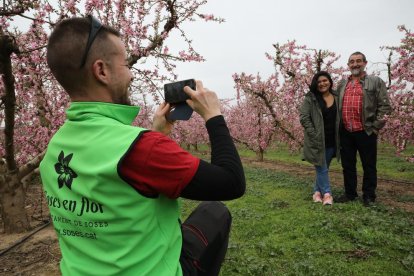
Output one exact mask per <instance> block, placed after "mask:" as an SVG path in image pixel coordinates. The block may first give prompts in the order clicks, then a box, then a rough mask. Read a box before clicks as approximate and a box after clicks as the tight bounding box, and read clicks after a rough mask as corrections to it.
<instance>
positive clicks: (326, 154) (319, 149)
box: [300, 71, 339, 205]
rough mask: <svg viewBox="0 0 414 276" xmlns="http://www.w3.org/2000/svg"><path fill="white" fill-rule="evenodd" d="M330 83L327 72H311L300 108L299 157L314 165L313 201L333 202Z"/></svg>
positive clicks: (335, 119) (334, 106)
mask: <svg viewBox="0 0 414 276" xmlns="http://www.w3.org/2000/svg"><path fill="white" fill-rule="evenodd" d="M332 86H333V82H332V78H331V76H330V75H329V73H327V72H325V71H320V72H318V73H317V74H315V75H314V76H313V78H312V83H311V85H310V91H309V92H308V93H307V94H306V95H305V99H304V101H303V104H302V106H301V108H300V123H301V125H302V126H303V128H304V130H305V141H304V147H303V159H304V160H306V161H308V162H310V163H311V164H313V165H314V166H315V170H316V180H315V187H314V189H313V192H314V193H313V201H314V202H322V203H323V205H331V204H332V203H333V197H332V191H331V185H330V182H329V175H328V172H329V164H330V163H331V160H332V158H333V157H334V156H337V157H338V159H339V138H338V137H337V135H336V133H338V132H337V129H338V127H339V116H338V112H337V110H338V99H337V95H336V94H335V93H334V91H333V90H332Z"/></svg>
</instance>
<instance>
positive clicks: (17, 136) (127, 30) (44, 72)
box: [0, 0, 223, 233]
mask: <svg viewBox="0 0 414 276" xmlns="http://www.w3.org/2000/svg"><path fill="white" fill-rule="evenodd" d="M1 2H2V3H0V100H1V101H0V126H1V128H2V133H4V134H2V135H1V136H0V139H1V140H0V141H1V147H0V157H1V158H0V215H1V218H2V220H3V223H4V230H5V232H7V233H11V232H21V231H25V230H27V229H29V228H30V225H29V221H28V219H27V215H26V212H25V208H24V207H25V185H23V183H24V180H25V179H27V177H28V176H29V175H30V174H31V173H32V172H33V171H34V170H36V168H37V167H38V165H39V163H40V161H41V159H42V157H43V154H44V150H45V148H46V145H47V143H48V141H49V139H50V137H51V136H52V135H53V133H54V132H55V131H56V130H57V129H58V127H59V126H60V125H61V124H62V123H63V121H64V120H65V113H64V110H65V108H66V107H67V105H68V97H67V95H66V94H65V93H64V92H63V90H62V88H61V87H60V86H59V85H58V83H57V82H56V81H55V79H54V78H53V76H52V75H51V73H50V71H49V69H48V67H47V64H46V62H45V55H46V53H45V47H46V44H47V38H48V34H49V33H50V31H51V30H52V29H53V27H54V25H55V24H56V22H58V21H59V20H61V19H63V18H67V17H73V16H85V15H87V14H93V15H94V16H95V17H97V18H98V19H99V20H100V21H101V22H103V23H105V24H109V25H111V26H113V27H115V28H117V29H119V30H120V31H121V33H122V34H123V39H124V41H125V44H126V46H127V51H128V54H129V65H130V66H132V71H133V74H134V82H133V85H132V98H133V100H134V101H135V102H138V101H139V102H141V103H145V101H146V99H148V98H150V99H151V100H152V101H155V102H157V101H161V100H162V99H161V98H160V96H159V91H158V87H160V84H161V83H163V82H165V81H167V80H175V79H176V78H177V76H176V74H175V73H174V69H175V64H176V63H177V62H181V61H203V57H202V56H201V55H200V54H198V53H197V52H196V51H195V50H194V49H193V47H192V46H191V39H190V38H188V37H187V35H186V33H185V31H184V29H182V26H183V23H184V22H191V21H195V20H202V21H218V22H221V21H223V20H222V19H219V18H216V17H214V16H213V15H205V14H201V13H200V12H198V11H199V10H200V7H201V6H203V5H204V4H205V3H206V2H207V1H206V0H185V1H184V0H183V1H177V0H117V1H103V0H69V1H60V0H59V1H46V0H18V1H10V0H5V1H1ZM21 22H23V23H24V24H26V25H28V28H27V29H24V28H23V27H21V24H20V23H21ZM24 24H23V25H24ZM174 32H175V34H176V37H177V38H178V39H182V40H183V42H184V45H186V46H184V49H180V50H177V52H173V51H171V50H170V49H169V47H168V42H169V39H170V38H171V36H172V34H173V33H174ZM148 64H150V66H148ZM145 65H147V66H145ZM150 110H151V105H146V106H144V108H143V113H144V114H149V113H151V112H150ZM139 120H140V122H139V123H140V124H143V125H144V126H149V125H150V123H149V121H148V117H145V116H144V117H141V118H140V119H139Z"/></svg>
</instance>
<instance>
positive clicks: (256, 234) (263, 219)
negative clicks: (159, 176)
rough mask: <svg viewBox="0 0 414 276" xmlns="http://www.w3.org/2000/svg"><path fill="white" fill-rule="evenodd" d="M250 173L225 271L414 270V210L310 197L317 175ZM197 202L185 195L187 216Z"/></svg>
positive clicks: (237, 203) (237, 206)
mask: <svg viewBox="0 0 414 276" xmlns="http://www.w3.org/2000/svg"><path fill="white" fill-rule="evenodd" d="M245 173H246V180H247V191H246V194H245V195H244V196H243V197H242V198H241V199H238V200H234V201H229V202H227V203H226V204H227V206H228V207H229V209H230V211H231V213H232V216H233V225H232V232H231V236H230V244H229V249H228V252H227V255H226V259H225V262H224V264H223V268H222V271H221V275H223V276H224V275H225V276H231V275H414V238H413V237H414V216H413V214H410V213H405V212H402V211H398V210H395V209H387V208H386V207H385V206H382V205H378V204H377V205H375V206H373V207H371V208H365V207H363V206H362V204H361V202H355V203H348V204H334V205H333V206H322V205H321V204H315V203H313V202H312V201H311V193H312V187H311V181H306V180H301V179H298V178H295V177H294V176H290V175H288V174H285V173H280V172H275V171H272V170H265V169H257V168H250V167H245ZM409 200H412V199H411V198H410V199H409ZM195 204H196V202H193V201H188V200H184V201H183V217H184V218H185V217H186V216H187V215H188V214H189V212H190V211H191V210H192V209H193V208H194V207H195Z"/></svg>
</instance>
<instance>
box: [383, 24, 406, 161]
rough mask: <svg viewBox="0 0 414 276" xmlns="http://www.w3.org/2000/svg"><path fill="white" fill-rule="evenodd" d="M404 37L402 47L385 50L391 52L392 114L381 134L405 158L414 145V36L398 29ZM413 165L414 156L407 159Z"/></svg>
mask: <svg viewBox="0 0 414 276" xmlns="http://www.w3.org/2000/svg"><path fill="white" fill-rule="evenodd" d="M398 29H399V31H400V32H402V33H403V35H404V36H403V38H402V39H401V43H400V45H399V46H394V47H390V46H389V47H384V49H387V50H390V55H389V60H388V63H387V67H388V88H389V90H388V91H389V96H390V102H391V105H392V109H393V112H392V113H391V114H390V115H389V116H388V117H387V123H386V125H385V127H384V129H383V130H382V131H381V136H380V137H381V138H382V139H383V140H385V141H386V142H388V143H390V144H392V145H394V147H395V148H396V152H397V154H398V155H404V153H403V152H404V150H406V149H407V146H408V145H410V144H411V145H412V144H413V143H414V91H413V90H414V33H413V32H412V31H410V30H409V29H407V28H406V27H405V26H399V27H398ZM405 158H406V160H407V161H409V162H414V155H411V156H405Z"/></svg>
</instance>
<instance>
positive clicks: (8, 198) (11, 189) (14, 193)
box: [0, 173, 30, 234]
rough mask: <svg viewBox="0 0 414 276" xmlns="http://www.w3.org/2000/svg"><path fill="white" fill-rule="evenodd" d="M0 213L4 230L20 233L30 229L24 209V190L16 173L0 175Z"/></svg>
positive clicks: (8, 232)
mask: <svg viewBox="0 0 414 276" xmlns="http://www.w3.org/2000/svg"><path fill="white" fill-rule="evenodd" d="M0 181H1V182H3V183H1V184H0V186H1V187H2V189H1V193H0V214H1V217H2V219H3V223H4V232H5V233H7V234H10V233H21V232H25V231H27V230H29V229H30V224H29V220H28V218H27V215H26V209H25V198H26V196H25V191H24V189H23V185H22V184H21V183H20V180H19V178H18V175H17V173H14V174H10V173H9V174H5V175H2V176H1V180H0Z"/></svg>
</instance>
